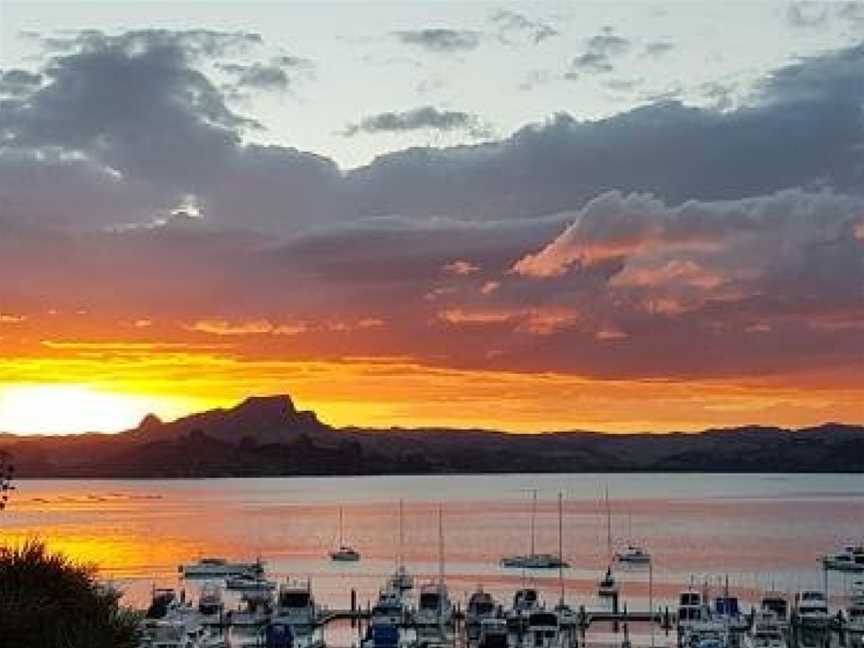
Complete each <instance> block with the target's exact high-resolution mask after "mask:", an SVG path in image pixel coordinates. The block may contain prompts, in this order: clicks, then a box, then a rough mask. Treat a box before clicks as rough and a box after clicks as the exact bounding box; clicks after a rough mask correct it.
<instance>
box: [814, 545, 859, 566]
mask: <svg viewBox="0 0 864 648" xmlns="http://www.w3.org/2000/svg"><path fill="white" fill-rule="evenodd" d="M822 566H823V567H825V569H830V570H833V571H844V572H864V545H847V546H846V547H844V548H843V550H842V551H839V552H837V553H834V554H829V555H827V556H823V557H822Z"/></svg>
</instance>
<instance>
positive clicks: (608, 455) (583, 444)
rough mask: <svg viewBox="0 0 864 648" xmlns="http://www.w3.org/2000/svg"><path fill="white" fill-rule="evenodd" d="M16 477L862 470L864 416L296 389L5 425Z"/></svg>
mask: <svg viewBox="0 0 864 648" xmlns="http://www.w3.org/2000/svg"><path fill="white" fill-rule="evenodd" d="M0 450H6V451H8V452H10V453H11V455H12V458H13V462H14V464H15V467H16V478H20V479H26V478H34V479H197V478H226V479H236V478H244V477H250V478H259V477H260V478H266V477H273V478H276V477H364V476H421V475H505V474H591V473H607V474H639V473H644V474H662V473H675V474H687V473H693V474H729V475H735V474H808V473H811V474H859V473H864V426H861V425H845V424H840V423H826V424H823V425H819V426H815V427H810V428H802V429H798V430H790V429H786V428H778V427H766V426H743V427H737V428H727V429H709V430H705V431H702V432H694V433H670V434H658V433H643V434H605V433H599V432H586V431H579V432H547V433H542V434H509V433H505V432H498V431H492V430H477V429H466V430H460V429H447V428H430V429H404V428H391V429H364V428H351V427H348V428H333V427H331V426H329V425H327V424H325V423H322V422H321V421H319V420H318V418H317V416H316V415H315V414H314V413H313V412H304V411H298V410H296V409H295V408H294V405H293V403H292V402H291V399H290V398H289V397H288V396H269V397H253V398H249V399H247V400H246V401H244V402H243V403H241V404H239V405H237V406H236V407H234V408H231V409H217V410H211V411H209V412H202V413H199V414H193V415H191V416H187V417H184V418H181V419H179V420H177V421H172V422H167V423H166V422H162V421H160V420H159V419H158V418H156V417H155V416H148V417H146V418H145V419H144V420H143V421H142V422H141V424H140V425H139V426H138V427H137V428H135V429H132V430H128V431H126V432H120V433H117V434H110V435H109V434H104V435H102V434H81V435H71V436H50V437H46V436H27V437H19V436H14V435H0Z"/></svg>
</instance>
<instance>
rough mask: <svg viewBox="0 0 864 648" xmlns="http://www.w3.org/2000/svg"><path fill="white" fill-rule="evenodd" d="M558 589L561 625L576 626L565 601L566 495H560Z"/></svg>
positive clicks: (572, 613) (574, 614) (570, 609)
mask: <svg viewBox="0 0 864 648" xmlns="http://www.w3.org/2000/svg"><path fill="white" fill-rule="evenodd" d="M558 562H559V566H558V587H559V588H560V590H561V591H560V595H559V597H558V604H557V605H556V606H555V612H556V613H557V614H558V620H559V623H560V625H575V624H576V612H575V611H574V610H573V608H571V607H570V606H569V605H567V603H566V602H565V600H564V494H563V493H561V492H559V493H558Z"/></svg>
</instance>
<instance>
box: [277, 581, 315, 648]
mask: <svg viewBox="0 0 864 648" xmlns="http://www.w3.org/2000/svg"><path fill="white" fill-rule="evenodd" d="M317 614H318V608H317V606H316V604H315V598H314V597H313V596H312V587H311V584H310V583H309V581H305V582H300V581H292V580H288V581H286V582H284V583H282V584H281V585H280V586H279V592H278V594H277V596H276V609H275V610H274V612H273V621H274V622H277V623H281V624H287V625H290V626H291V627H292V630H293V633H294V637H295V639H296V638H298V636H299V635H300V634H307V633H311V631H312V629H313V628H314V627H315V625H316V622H317Z"/></svg>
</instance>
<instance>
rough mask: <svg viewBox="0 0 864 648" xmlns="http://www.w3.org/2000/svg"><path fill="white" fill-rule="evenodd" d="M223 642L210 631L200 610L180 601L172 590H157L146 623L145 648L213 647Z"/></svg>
mask: <svg viewBox="0 0 864 648" xmlns="http://www.w3.org/2000/svg"><path fill="white" fill-rule="evenodd" d="M169 592H170V595H169ZM221 639H222V637H221V634H214V633H212V632H211V631H210V630H208V628H207V627H206V626H205V624H204V623H203V620H202V617H201V615H200V613H199V611H198V610H196V609H194V608H192V607H190V606H189V605H186V604H183V603H180V602H178V601H177V600H176V598H175V597H174V596H173V591H171V590H156V591H154V597H153V602H152V603H151V605H150V608H149V609H148V610H147V614H146V616H145V619H144V624H143V637H142V647H143V648H214V647H215V646H216V645H218V642H219V641H220V640H221ZM223 645H224V644H223Z"/></svg>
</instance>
